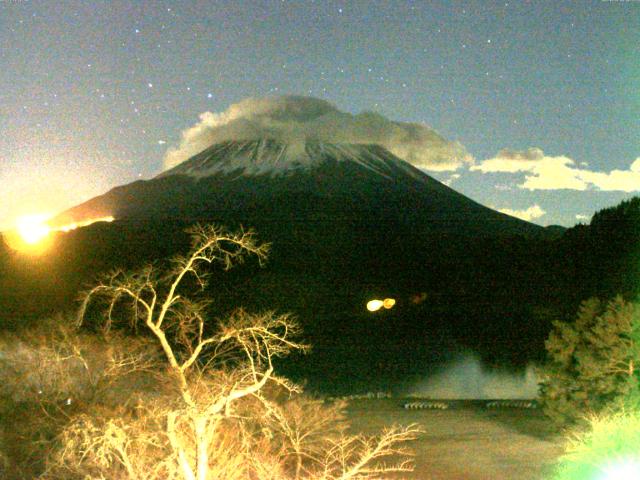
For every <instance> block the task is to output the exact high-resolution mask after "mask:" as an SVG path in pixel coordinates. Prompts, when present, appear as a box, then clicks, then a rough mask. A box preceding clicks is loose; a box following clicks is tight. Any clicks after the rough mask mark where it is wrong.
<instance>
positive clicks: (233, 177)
mask: <svg viewBox="0 0 640 480" xmlns="http://www.w3.org/2000/svg"><path fill="white" fill-rule="evenodd" d="M243 211H244V212H243ZM232 213H235V214H238V215H239V216H241V217H242V216H246V219H247V220H246V221H247V222H251V224H252V225H253V222H257V224H256V225H255V226H256V228H259V227H260V226H261V224H263V223H265V222H266V223H271V220H272V219H275V218H277V219H278V220H284V218H287V219H289V220H290V221H292V222H294V223H296V224H299V223H300V222H301V221H302V220H306V221H308V222H310V223H328V225H327V226H329V225H331V224H333V225H336V224H337V223H340V220H345V221H347V222H348V223H356V224H359V223H365V224H368V225H369V226H371V227H373V226H374V225H376V226H377V227H378V229H379V230H387V231H392V230H393V229H395V228H401V229H410V230H412V231H414V232H415V233H418V234H426V233H428V232H440V233H453V234H456V235H481V236H505V235H507V236H508V235H528V236H545V235H546V230H545V229H544V228H543V227H539V226H537V225H534V224H531V223H528V222H525V221H522V220H519V219H516V218H514V217H510V216H507V215H505V214H502V213H499V212H496V211H494V210H491V209H489V208H486V207H483V206H482V205H480V204H478V203H476V202H474V201H472V200H470V199H469V198H467V197H465V196H463V195H461V194H459V193H457V192H455V191H454V190H452V189H450V188H449V187H447V186H445V185H443V184H442V183H440V182H438V181H437V180H435V179H433V178H432V177H430V176H428V175H427V174H425V173H423V172H422V171H420V170H418V169H417V168H415V167H413V166H412V165H410V164H409V163H407V162H405V161H403V160H400V159H399V158H397V157H396V156H394V155H393V154H391V153H390V152H389V151H387V150H385V149H384V148H382V147H380V146H377V145H357V144H330V143H323V142H318V141H312V140H306V141H300V142H297V143H295V142H294V143H284V142H280V141H277V140H272V139H262V140H247V141H228V142H223V143H219V144H214V145H212V146H211V147H209V148H207V149H206V150H204V151H203V152H201V153H199V154H198V155H195V156H194V157H192V158H190V159H188V160H186V161H185V162H183V163H181V164H179V165H177V166H176V167H174V168H172V169H170V170H168V171H165V172H163V173H161V174H160V175H158V176H157V177H155V178H153V179H151V180H147V181H137V182H134V183H131V184H129V185H124V186H121V187H117V188H114V189H113V190H111V191H109V192H108V193H106V194H104V195H102V196H99V197H96V198H94V199H91V200H89V201H88V202H85V203H83V204H81V205H78V206H77V207H74V208H72V209H70V210H67V211H66V212H64V213H62V214H61V215H59V216H58V217H57V218H55V219H54V220H53V221H52V224H54V225H57V224H60V225H63V224H68V223H74V222H79V221H83V220H86V219H87V218H91V217H101V216H114V217H115V218H116V219H136V218H147V219H148V218H164V219H183V220H199V221H203V220H206V221H209V220H215V219H216V218H217V217H222V218H228V217H230V216H231V214H232ZM234 216H235V215H234ZM270 217H274V218H270ZM283 217H284V218H283ZM281 226H283V225H281ZM336 233H338V232H336Z"/></svg>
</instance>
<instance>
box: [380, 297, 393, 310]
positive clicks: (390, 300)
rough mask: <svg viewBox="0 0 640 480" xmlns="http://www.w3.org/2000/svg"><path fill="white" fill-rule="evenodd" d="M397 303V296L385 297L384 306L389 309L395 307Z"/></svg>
mask: <svg viewBox="0 0 640 480" xmlns="http://www.w3.org/2000/svg"><path fill="white" fill-rule="evenodd" d="M395 304H396V299H395V298H385V299H384V300H383V301H382V306H383V307H384V308H386V309H387V310H389V309H390V308H393V306H394V305H395Z"/></svg>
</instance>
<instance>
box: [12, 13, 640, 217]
mask: <svg viewBox="0 0 640 480" xmlns="http://www.w3.org/2000/svg"><path fill="white" fill-rule="evenodd" d="M0 67H1V68H0V132H1V134H0V185H1V187H0V229H2V228H8V227H9V226H10V225H11V223H12V221H13V220H14V219H15V217H16V216H18V215H23V214H29V213H56V212H57V211H59V210H61V209H63V208H65V207H69V206H72V205H74V204H77V203H79V202H80V201H83V200H86V199H88V198H90V197H92V196H95V195H97V194H100V193H103V192H105V191H106V190H108V189H109V188H111V187H114V186H116V185H119V184H123V183H128V182H131V181H133V180H136V179H139V178H150V177H152V176H154V175H156V174H158V173H159V172H161V171H162V169H163V165H164V164H165V156H166V155H167V152H168V151H169V149H171V148H172V147H177V146H178V145H179V144H180V142H181V134H182V132H184V131H185V130H187V129H189V128H190V127H193V126H194V125H196V124H197V123H198V122H199V119H200V117H199V116H200V115H201V114H202V113H204V112H214V113H215V112H224V111H226V110H227V109H228V108H229V107H230V106H231V105H233V104H237V103H238V102H241V101H242V100H244V99H247V98H250V97H252V98H263V97H272V96H280V95H301V96H310V97H315V98H319V99H322V100H325V101H328V102H330V103H331V104H332V105H334V106H335V107H336V108H337V109H339V110H340V111H342V112H348V113H350V114H354V115H355V114H359V113H361V112H366V111H373V112H377V113H379V114H381V115H382V116H384V117H386V118H388V119H390V120H394V121H401V122H419V123H424V124H426V125H428V126H430V127H431V128H433V129H434V130H435V131H437V132H438V133H439V134H440V135H442V136H443V137H444V138H446V139H447V140H449V141H452V142H453V141H457V142H459V143H460V144H461V146H463V147H464V149H466V152H468V154H469V159H468V160H469V161H466V162H461V163H459V164H458V165H457V166H455V167H452V168H451V169H449V170H448V171H442V169H436V170H437V171H436V170H433V169H430V168H429V166H428V165H426V166H425V165H420V167H421V168H424V170H425V171H426V172H427V173H429V174H431V175H433V176H434V177H436V178H438V179H439V180H442V181H445V182H447V183H448V184H450V186H451V187H452V188H454V189H456V190H458V191H459V192H461V193H463V194H465V195H467V196H469V197H471V198H472V199H474V200H476V201H478V202H480V203H482V204H484V205H487V206H490V207H492V208H496V209H502V210H504V209H510V210H511V211H513V212H514V213H516V214H518V215H520V216H524V217H525V218H529V219H531V220H533V221H534V222H536V223H538V224H541V225H549V224H562V225H565V226H571V225H574V224H575V223H577V222H579V221H582V222H588V220H589V218H590V216H591V215H592V214H593V213H594V212H595V211H596V210H598V209H601V208H603V207H605V206H610V205H614V204H616V203H618V202H619V201H620V200H622V199H625V198H629V197H631V196H633V195H634V193H635V194H638V192H640V2H639V1H596V0H594V1H587V0H585V1H575V2H563V1H556V0H554V1H534V2H523V1H502V2H489V1H477V2H457V1H451V2H447V1H441V2H435V1H434V2H426V1H425V2H422V1H415V2H409V1H400V0H397V1H387V2H382V1H353V2H346V1H343V2H332V1H316V2H312V1H275V0H274V1H240V0H235V1H228V2H226V1H224V2H223V1H217V2H213V1H209V2H206V1H184V2H163V1H129V2H122V1H95V0H86V1H76V0H74V1H64V0H63V1H59V0H55V1H53V0H51V1H25V0H23V1H21V0H13V1H12V0H4V1H1V2H0ZM634 162H635V163H634ZM518 211H520V213H518Z"/></svg>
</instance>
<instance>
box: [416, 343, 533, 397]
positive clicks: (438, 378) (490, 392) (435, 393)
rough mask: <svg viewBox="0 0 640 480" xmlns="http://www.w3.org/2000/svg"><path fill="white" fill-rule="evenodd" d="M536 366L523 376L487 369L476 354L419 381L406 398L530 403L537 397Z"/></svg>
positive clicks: (459, 359) (466, 356) (454, 362)
mask: <svg viewBox="0 0 640 480" xmlns="http://www.w3.org/2000/svg"><path fill="white" fill-rule="evenodd" d="M538 382H539V379H538V376H537V374H536V372H535V367H534V366H533V365H529V366H527V368H526V369H525V370H524V371H523V372H520V373H514V372H510V371H507V370H496V369H489V368H487V367H485V366H484V365H483V364H482V362H481V361H480V359H479V358H478V357H477V356H476V355H474V354H464V355H461V356H459V357H458V358H457V359H455V360H454V361H452V362H451V363H449V364H448V365H446V366H443V367H442V369H441V370H440V371H439V372H437V373H436V374H434V375H432V376H430V377H429V378H427V379H425V380H423V381H421V382H418V383H417V384H416V385H414V386H413V387H412V388H410V389H409V391H408V392H407V395H412V396H419V397H424V398H434V399H442V400H463V399H474V400H497V399H513V400H521V399H522V400H525V399H526V400H529V399H535V398H537V397H538Z"/></svg>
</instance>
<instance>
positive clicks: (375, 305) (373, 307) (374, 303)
mask: <svg viewBox="0 0 640 480" xmlns="http://www.w3.org/2000/svg"><path fill="white" fill-rule="evenodd" d="M383 305H384V302H383V301H382V300H369V301H368V302H367V310H369V311H370V312H377V311H378V310H380V309H381V308H382V306H383Z"/></svg>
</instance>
